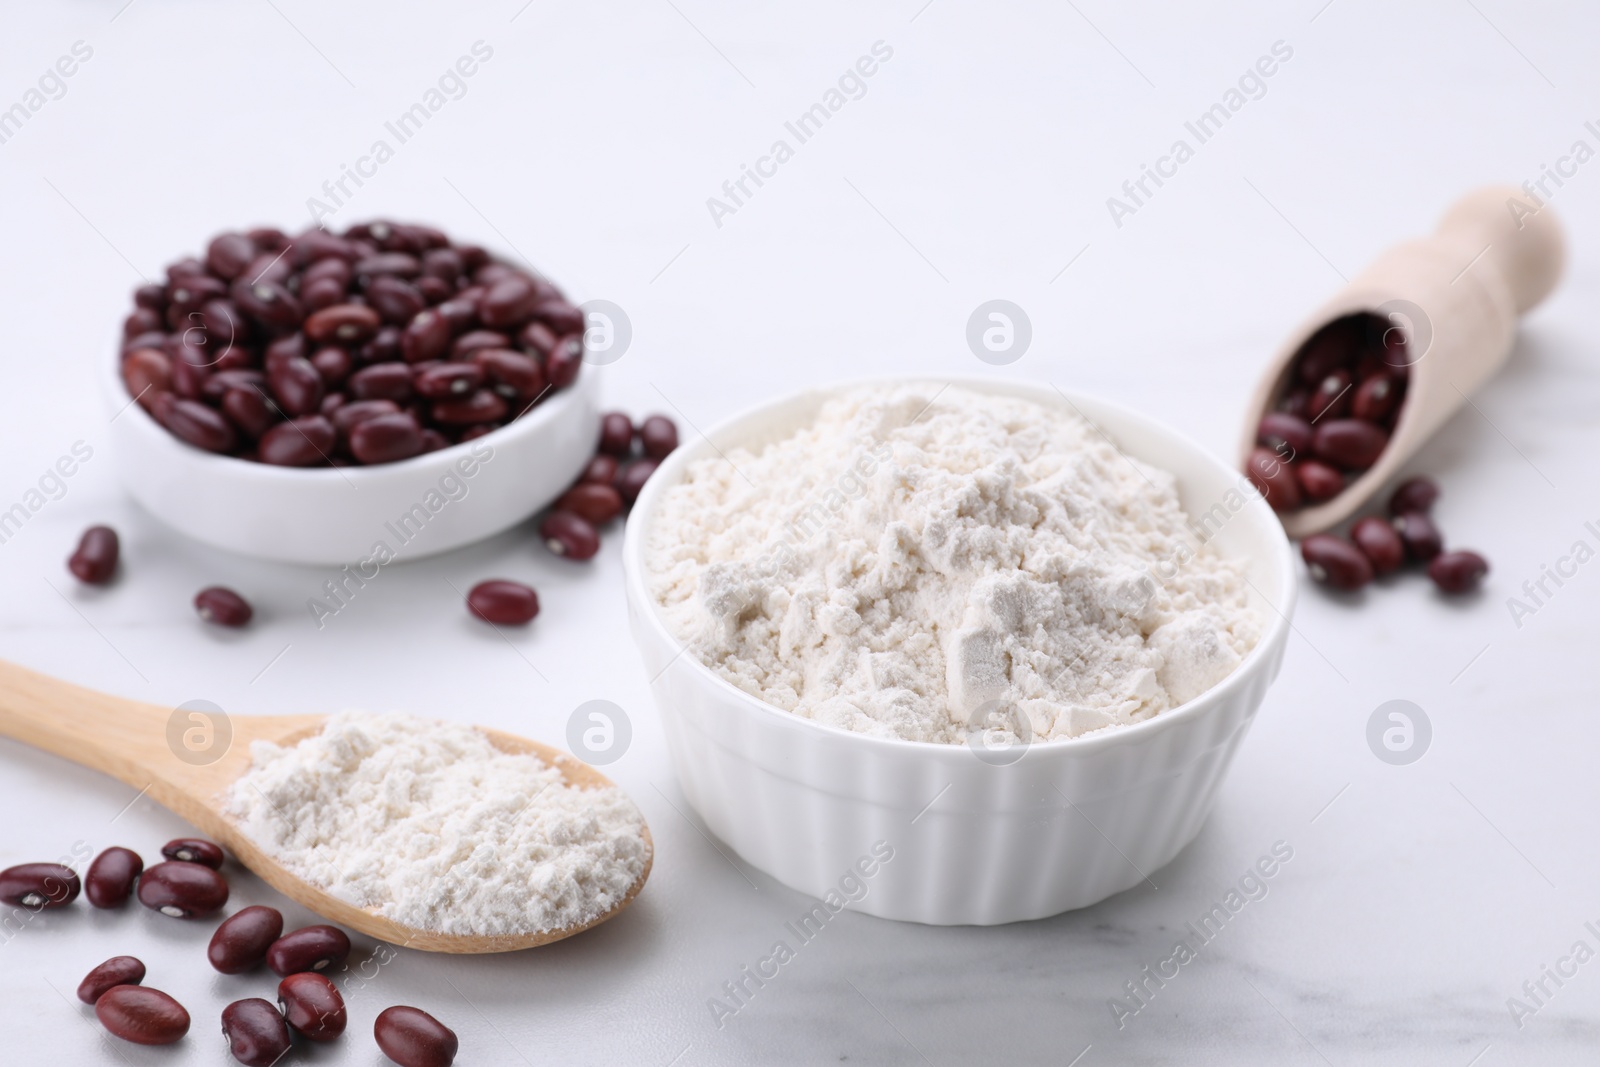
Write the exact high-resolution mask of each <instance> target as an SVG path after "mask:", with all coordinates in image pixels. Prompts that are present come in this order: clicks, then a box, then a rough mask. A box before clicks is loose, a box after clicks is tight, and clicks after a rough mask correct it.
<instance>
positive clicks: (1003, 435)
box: [646, 385, 1260, 743]
mask: <svg viewBox="0 0 1600 1067" xmlns="http://www.w3.org/2000/svg"><path fill="white" fill-rule="evenodd" d="M1186 521H1187V516H1186V515H1185V514H1184V512H1183V510H1182V508H1181V507H1180V505H1179V503H1178V496H1177V493H1176V490H1175V483H1174V480H1173V478H1172V476H1171V475H1170V474H1168V473H1166V472H1165V471H1161V470H1156V469H1153V468H1150V467H1147V466H1142V465H1139V464H1136V463H1134V462H1133V461H1132V460H1130V459H1129V458H1127V457H1126V456H1124V455H1123V454H1121V453H1120V452H1119V451H1118V450H1117V449H1116V448H1114V447H1113V446H1112V445H1111V444H1110V443H1108V442H1107V441H1106V440H1105V439H1104V438H1103V437H1102V436H1101V435H1100V434H1099V433H1098V432H1097V431H1096V430H1095V429H1094V428H1093V427H1092V426H1090V425H1089V424H1088V423H1087V422H1086V421H1084V420H1083V419H1081V418H1079V417H1077V416H1075V415H1073V414H1071V413H1067V412H1063V411H1061V410H1059V409H1053V408H1046V407H1043V406H1041V405H1039V404H1035V403H1032V402H1029V401H1025V400H1019V399H1012V398H1003V397H996V396H989V395H981V394H977V393H973V392H970V391H966V390H963V389H959V388H953V387H952V388H944V389H941V388H940V387H939V386H937V385H928V386H899V387H887V386H885V387H864V388H860V389H856V390H852V391H850V392H847V393H843V394H841V395H839V396H837V397H835V398H832V399H830V400H829V401H828V402H827V403H826V404H825V405H824V406H823V407H822V409H821V411H820V413H819V415H818V416H817V418H816V420H815V421H814V422H813V423H812V424H811V425H809V426H806V427H804V428H802V429H800V430H799V431H798V432H795V433H793V434H792V435H789V436H787V437H784V438H783V439H781V440H776V441H773V442H771V443H768V444H765V445H764V446H763V447H760V448H756V449H732V450H730V451H729V452H728V453H727V458H726V459H722V458H712V459H706V460H702V461H699V462H696V463H694V464H693V465H691V466H690V468H689V470H688V472H687V474H686V476H685V478H684V481H683V482H682V483H680V484H678V485H675V486H673V487H672V488H670V489H669V490H668V491H667V492H665V493H664V494H663V497H662V500H661V503H660V508H659V510H658V511H657V513H656V514H655V516H654V517H653V519H652V522H651V526H650V531H649V536H648V541H647V544H646V555H647V563H646V566H647V569H648V570H649V571H650V575H651V578H650V581H651V585H652V592H653V593H654V595H655V597H656V599H657V601H658V602H659V603H660V604H661V606H662V608H663V609H664V611H665V614H666V617H667V620H668V624H669V627H670V628H671V629H672V631H673V632H674V633H675V634H676V636H677V637H678V638H679V639H680V640H682V641H683V642H684V643H685V644H686V645H687V647H688V649H689V650H690V651H691V652H692V653H693V654H694V655H695V656H697V657H699V659H700V660H701V661H702V662H704V663H705V664H707V665H708V666H709V667H711V669H712V670H714V671H716V672H717V673H718V674H720V675H721V676H722V677H724V678H726V679H727V680H728V681H730V682H732V683H733V684H734V685H737V686H739V687H740V688H742V689H744V690H746V691H747V692H749V693H751V694H753V695H755V696H757V697H759V698H761V699H762V700H764V701H767V702H768V703H770V704H774V705H776V706H777V707H780V708H783V709H785V710H787V711H791V712H794V713H795V714H796V715H803V716H806V717H808V718H812V719H816V720H818V721H819V722H825V723H829V724H832V725H834V726H840V727H843V728H845V729H848V730H854V731H858V732H861V733H867V734H874V735H877V736H882V737H898V738H904V739H907V740H914V741H934V742H951V743H959V742H964V741H966V740H967V737H968V723H969V722H970V721H972V720H973V717H974V715H980V716H987V717H988V719H987V721H988V722H989V724H990V725H991V726H993V725H995V723H996V719H995V715H994V713H995V711H996V710H997V709H1002V710H1001V714H1000V715H999V721H1000V722H1007V721H1009V722H1012V723H1014V724H1016V725H1015V727H1014V728H1013V730H1012V732H1014V733H1018V734H1025V733H1031V735H1032V739H1035V740H1043V739H1051V738H1065V737H1077V736H1079V735H1081V734H1085V733H1089V732H1090V731H1093V730H1099V729H1102V728H1105V727H1112V726H1119V725H1123V724H1127V723H1133V722H1138V721H1140V720H1143V719H1147V718H1149V717H1151V716H1152V715H1157V714H1159V713H1160V712H1162V711H1165V710H1167V709H1168V708H1172V707H1176V706H1177V705H1179V704H1182V703H1184V702H1185V701H1188V700H1191V699H1193V698H1194V697H1196V696H1199V695H1200V694H1201V693H1203V692H1204V691H1205V690H1207V689H1209V688H1211V687H1212V686H1214V685H1216V684H1217V683H1218V682H1220V681H1221V680H1222V679H1223V678H1225V677H1227V676H1228V674H1229V673H1230V672H1232V671H1233V670H1234V668H1236V667H1237V666H1239V664H1240V662H1241V661H1242V659H1243V657H1244V656H1245V655H1246V654H1247V653H1248V652H1249V651H1250V650H1251V649H1252V648H1253V647H1254V646H1255V644H1256V642H1257V640H1258V639H1259V637H1260V617H1259V615H1258V613H1257V612H1256V610H1255V609H1254V608H1253V607H1252V606H1251V604H1250V600H1249V596H1248V592H1249V589H1248V586H1247V584H1246V582H1245V580H1244V575H1243V568H1242V567H1241V566H1240V565H1239V564H1238V563H1236V562H1234V561H1231V560H1228V559H1224V558H1223V557H1221V556H1220V555H1219V554H1218V553H1217V552H1216V551H1215V550H1214V549H1213V548H1211V547H1209V546H1207V545H1205V544H1203V543H1202V541H1201V539H1200V538H1199V537H1197V536H1196V534H1195V533H1193V532H1191V531H1190V529H1189V528H1188V527H1187V526H1186ZM1024 716H1025V720H1024V718H1023V717H1024Z"/></svg>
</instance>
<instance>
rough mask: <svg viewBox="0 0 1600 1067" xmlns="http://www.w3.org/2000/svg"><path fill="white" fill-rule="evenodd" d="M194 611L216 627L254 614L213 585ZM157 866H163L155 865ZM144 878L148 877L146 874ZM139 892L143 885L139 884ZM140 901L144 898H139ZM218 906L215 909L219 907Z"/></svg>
mask: <svg viewBox="0 0 1600 1067" xmlns="http://www.w3.org/2000/svg"><path fill="white" fill-rule="evenodd" d="M194 610H195V611H197V612H199V614H200V617H201V618H202V619H204V620H205V621H206V622H211V623H216V624H217V625H218V626H229V627H239V626H243V625H245V624H246V623H248V622H249V621H250V616H252V615H254V614H255V612H254V611H252V610H251V608H250V603H249V601H247V600H245V598H244V597H242V596H240V595H239V594H238V593H235V592H234V591H233V590H232V589H228V588H225V587H223V586H220V585H213V586H210V587H208V588H205V589H202V590H200V592H198V593H196V594H195V595H194ZM157 866H164V865H163V864H157ZM145 877H149V875H148V874H147V875H146V876H145ZM140 886H141V891H142V888H143V883H142V882H141V883H140ZM139 899H140V900H141V901H142V900H144V897H142V896H141V897H140V898H139ZM223 900H224V901H226V900H227V888H226V885H224V888H223ZM221 906H222V905H221V904H218V905H217V907H219V908H220V907H221Z"/></svg>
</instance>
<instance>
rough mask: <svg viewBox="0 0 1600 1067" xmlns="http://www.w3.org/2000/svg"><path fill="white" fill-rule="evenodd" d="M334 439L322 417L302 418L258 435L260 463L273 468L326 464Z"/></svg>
mask: <svg viewBox="0 0 1600 1067" xmlns="http://www.w3.org/2000/svg"><path fill="white" fill-rule="evenodd" d="M337 440H338V435H337V434H336V433H334V429H333V423H331V422H329V421H328V419H327V417H326V416H324V415H302V416H300V417H299V418H298V419H290V420H289V421H288V422H280V423H278V424H277V425H276V426H274V427H273V428H272V429H270V430H268V431H267V432H266V433H264V434H262V435H261V442H260V445H259V446H258V452H259V457H260V459H261V462H263V463H270V464H272V465H273V466H277V467H314V466H318V465H320V464H324V463H326V462H328V457H329V455H330V454H331V453H332V452H333V447H334V445H335V443H336V442H337Z"/></svg>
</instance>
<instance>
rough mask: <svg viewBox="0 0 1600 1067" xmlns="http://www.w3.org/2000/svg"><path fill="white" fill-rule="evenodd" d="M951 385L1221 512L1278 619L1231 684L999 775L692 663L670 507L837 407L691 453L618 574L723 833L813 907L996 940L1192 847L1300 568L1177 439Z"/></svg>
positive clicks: (792, 406)
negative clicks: (661, 590) (653, 556)
mask: <svg viewBox="0 0 1600 1067" xmlns="http://www.w3.org/2000/svg"><path fill="white" fill-rule="evenodd" d="M908 381H909V380H908ZM955 384H957V385H961V386H964V387H966V388H968V389H972V390H975V391H980V392H985V393H993V394H1000V395H1006V396H1015V397H1021V398H1024V399H1027V400H1032V401H1034V402H1035V403H1039V404H1042V405H1044V406H1046V407H1050V408H1060V409H1062V410H1072V409H1073V408H1075V409H1076V410H1077V411H1078V412H1080V413H1081V414H1082V415H1084V416H1085V417H1087V418H1088V419H1089V420H1090V421H1092V422H1094V423H1095V424H1096V425H1098V426H1099V427H1100V428H1101V429H1102V430H1103V431H1104V432H1105V433H1106V434H1107V435H1109V436H1110V438H1111V439H1112V440H1113V441H1114V442H1116V444H1117V445H1118V447H1120V448H1121V449H1122V450H1123V451H1125V452H1126V453H1127V454H1129V455H1131V456H1133V457H1135V458H1137V459H1140V460H1143V461H1145V462H1147V463H1150V464H1153V465H1155V466H1158V467H1161V468H1163V469H1165V470H1168V471H1171V472H1172V473H1173V474H1174V475H1175V476H1176V477H1177V481H1178V487H1179V494H1180V497H1181V499H1182V501H1183V505H1184V509H1185V510H1186V511H1187V512H1188V513H1189V514H1190V515H1191V516H1196V515H1199V514H1201V513H1204V512H1207V511H1209V510H1210V509H1211V508H1212V507H1213V505H1217V504H1219V503H1220V504H1221V505H1222V506H1223V507H1224V509H1225V511H1226V513H1227V517H1226V518H1225V520H1224V521H1222V523H1221V528H1220V531H1219V532H1218V533H1217V534H1216V535H1215V537H1214V540H1213V543H1214V544H1215V545H1216V546H1217V548H1218V549H1219V550H1220V551H1221V552H1222V553H1223V554H1225V555H1227V556H1229V557H1232V558H1235V559H1239V560H1241V561H1243V562H1244V563H1245V565H1246V569H1247V575H1248V577H1249V580H1250V583H1251V584H1252V586H1253V587H1254V589H1255V591H1256V594H1259V595H1258V596H1257V595H1255V594H1253V596H1255V599H1256V600H1257V604H1258V608H1259V610H1260V611H1261V613H1262V615H1263V617H1264V619H1265V625H1264V628H1263V636H1262V638H1261V641H1260V643H1259V644H1258V645H1257V646H1256V647H1255V649H1254V650H1252V651H1251V653H1250V654H1249V656H1247V657H1246V658H1245V661H1244V663H1243V664H1241V665H1240V667H1239V668H1238V669H1237V670H1235V671H1234V672H1233V674H1231V675H1229V676H1228V677H1227V678H1226V679H1225V680H1224V681H1223V682H1222V683H1221V684H1219V685H1217V686H1216V687H1215V688H1213V689H1211V690H1210V691H1208V692H1206V693H1204V694H1202V695H1201V696H1199V697H1197V698H1196V699H1194V700H1191V701H1190V702H1188V703H1187V704H1184V705H1182V706H1181V707H1178V708H1174V709H1172V710H1170V711H1166V712H1163V713H1161V714H1160V715H1157V716H1155V717H1154V718H1152V719H1149V720H1147V721H1145V722H1142V723H1137V724H1135V725H1131V726H1124V727H1120V728H1117V729H1113V730H1106V731H1101V732H1098V733H1095V734H1091V735H1087V736H1084V737H1081V738H1077V739H1069V740H1061V741H1049V742H1040V743H1036V744H1034V745H1032V746H1030V747H1028V748H1027V749H1026V750H1024V751H1023V752H1022V755H1021V758H1019V759H1016V761H1015V762H1012V763H1009V764H1005V765H999V764H997V763H994V762H986V761H985V760H984V759H981V758H979V755H978V754H977V753H976V752H975V751H974V749H972V748H969V747H968V746H966V745H941V744H929V743H922V742H914V741H900V740H893V739H884V738H876V737H869V736H866V735H863V734H856V733H851V732H849V731H846V730H842V729H839V728H836V727H832V726H827V725H823V724H821V723H818V722H815V721H812V720H810V719H805V718H801V717H799V716H796V715H792V714H790V713H788V712H786V711H782V710H780V709H778V708H775V707H773V706H771V705H769V704H767V703H765V702H763V701H761V700H758V699H756V698H755V697H753V696H751V695H749V694H748V693H745V692H743V691H742V690H740V689H738V688H736V687H735V686H733V685H731V684H729V683H728V682H726V681H724V680H722V679H721V678H719V677H718V676H717V675H715V674H714V673H712V672H711V670H710V669H708V668H707V667H706V666H705V665H704V664H702V663H701V662H700V661H699V660H698V659H697V658H696V657H695V656H694V655H693V654H692V653H687V652H681V648H682V646H681V644H680V643H679V642H678V641H677V640H676V638H675V637H674V636H673V635H672V634H671V632H670V631H669V630H668V629H667V626H666V623H665V620H664V619H663V617H662V614H661V611H660V609H659V607H658V606H657V604H656V601H655V598H654V597H653V596H652V595H651V594H650V591H649V587H648V574H647V571H646V567H645V559H644V548H645V542H646V537H647V532H648V529H649V526H650V522H651V520H652V517H653V516H654V513H655V510H656V505H657V502H658V501H659V500H660V499H661V495H662V494H663V493H664V492H665V491H666V490H667V488H668V487H669V486H671V485H673V484H674V483H676V482H678V481H679V480H680V479H681V478H682V477H683V474H684V469H685V467H686V466H687V465H688V464H689V463H691V462H693V461H694V460H697V459H700V458H703V457H706V456H710V455H715V454H716V449H722V450H726V449H727V448H728V447H729V446H731V445H733V444H735V443H738V444H746V445H748V444H759V443H761V442H764V441H770V440H774V439H776V438H778V437H781V436H784V435H785V434H787V433H789V432H792V431H793V430H794V429H796V428H798V427H799V426H801V425H803V424H804V423H806V422H807V421H809V420H810V419H811V418H812V416H813V415H814V414H815V413H816V411H817V408H818V407H819V406H820V404H821V403H822V401H823V400H824V399H826V397H827V396H830V395H833V394H834V393H836V392H837V391H838V390H837V389H826V390H818V391H813V392H808V393H804V394H802V395H799V396H794V397H790V398H786V399H783V400H779V401H776V402H774V403H771V404H767V405H764V406H762V407H759V408H756V409H753V410H751V411H747V412H745V413H744V414H742V415H739V416H737V417H735V418H733V419H731V420H729V421H727V422H725V423H723V424H722V425H720V426H718V427H717V428H716V429H714V430H712V431H711V432H710V434H709V435H708V438H702V439H701V440H699V441H696V442H693V443H690V444H686V445H684V446H683V447H681V448H679V449H678V450H677V451H676V452H674V453H673V454H672V455H671V456H669V457H668V458H667V460H666V462H664V463H663V464H662V465H661V468H660V469H659V470H658V471H657V472H656V473H655V475H654V476H653V477H652V478H651V479H650V481H649V482H648V484H647V485H646V486H645V489H644V492H643V493H641V494H640V497H639V500H638V503H637V504H636V505H635V506H634V510H633V513H632V516H631V517H630V518H629V520H628V532H627V542H626V545H625V546H624V549H623V558H624V562H625V566H626V569H627V591H628V603H629V608H630V617H631V622H632V629H633V635H634V640H635V642H636V643H637V645H638V647H639V650H640V653H641V654H642V656H643V659H644V665H645V670H646V672H647V673H648V675H649V676H650V677H651V678H652V679H653V681H652V682H651V688H652V690H653V693H654V696H655V698H656V703H657V705H658V707H659V709H660V713H661V718H662V723H663V725H664V727H665V732H666V737H667V742H668V745H669V747H670V750H671V753H672V760H673V764H674V766H675V768H676V770H677V774H678V778H679V781H680V782H681V784H682V787H683V791H684V793H685V795H686V796H687V797H688V800H689V803H690V804H692V805H693V806H694V809H695V811H697V812H698V813H699V814H700V817H701V818H702V819H704V820H705V822H706V825H707V826H709V827H710V829H711V831H712V832H713V833H715V834H716V835H717V836H718V837H719V838H721V839H722V840H723V841H725V842H727V844H728V845H729V846H731V847H732V848H733V850H734V851H735V852H737V853H738V854H739V855H740V856H741V857H743V858H744V859H745V860H746V861H747V862H748V863H750V864H751V865H752V866H754V867H757V868H759V869H760V870H762V871H765V872H766V873H768V874H770V875H772V876H773V877H774V878H776V879H778V880H779V881H780V882H783V883H784V884H785V885H788V886H791V887H793V888H795V889H798V890H800V891H802V892H805V893H810V894H814V895H816V896H818V897H819V898H822V900H823V902H824V903H823V904H821V905H819V906H824V907H826V906H827V903H828V902H830V901H832V902H840V901H842V900H843V899H845V898H847V897H852V896H860V899H859V900H854V901H853V902H851V903H850V906H851V907H853V908H854V909H855V910H858V911H864V912H867V913H869V914H872V915H879V916H883V917H885V918H890V919H906V920H912V921H915V922H924V923H936V924H941V925H953V924H966V923H971V924H981V925H989V924H994V923H1005V922H1015V921H1018V920H1023V919H1037V918H1042V917H1044V916H1047V915H1055V914H1057V913H1059V912H1063V911H1068V910H1070V909H1073V908H1081V907H1086V906H1088V905H1090V904H1094V903H1096V902H1097V901H1100V900H1103V899H1105V898H1106V897H1108V896H1110V895H1112V894H1113V893H1117V892H1120V891H1122V890H1124V889H1128V888H1130V887H1132V886H1134V885H1136V884H1138V883H1139V882H1141V881H1143V880H1144V879H1145V878H1146V877H1147V876H1148V875H1149V874H1151V873H1153V872H1154V871H1156V870H1157V869H1159V868H1160V867H1162V866H1163V865H1165V864H1166V863H1168V862H1169V861H1171V860H1172V858H1173V857H1174V856H1176V855H1177V854H1178V852H1179V851H1180V850H1181V849H1182V848H1183V847H1184V846H1185V845H1186V844H1188V843H1189V842H1190V841H1191V840H1192V839H1193V838H1194V836H1195V834H1196V833H1198V832H1199V830H1200V827H1201V825H1202V824H1203V823H1204V822H1205V819H1206V816H1207V815H1208V814H1209V813H1210V811H1211V807H1212V804H1213V803H1214V802H1215V800H1216V796H1217V790H1218V788H1219V787H1220V786H1221V784H1222V780H1223V777H1224V775H1225V774H1226V772H1227V769H1228V765H1229V762H1230V761H1231V760H1232V758H1233V754H1234V752H1235V750H1236V749H1237V748H1238V747H1239V744H1240V742H1241V741H1243V739H1244V735H1245V731H1246V728H1247V727H1248V726H1249V725H1250V720H1251V719H1252V718H1253V717H1254V715H1255V712H1256V709H1257V708H1258V707H1259V706H1260V704H1261V700H1262V698H1263V697H1264V696H1265V694H1266V691H1267V686H1268V685H1270V684H1271V682H1272V680H1273V679H1274V678H1275V677H1276V676H1277V673H1278V667H1279V665H1280V664H1281V663H1282V660H1283V652H1284V647H1285V645H1286V643H1287V640H1288V633H1289V616H1290V614H1291V612H1292V611H1293V608H1294V598H1295V570H1294V562H1293V556H1292V553H1291V550H1290V547H1289V542H1288V540H1287V539H1286V538H1285V537H1284V533H1283V527H1282V526H1281V525H1280V523H1279V522H1278V519H1277V518H1276V517H1275V516H1274V515H1273V513H1272V511H1271V510H1270V509H1269V508H1268V507H1267V505H1266V504H1265V503H1264V502H1262V501H1261V500H1260V499H1259V497H1257V496H1256V495H1255V494H1254V493H1251V492H1249V491H1248V483H1247V482H1245V481H1244V479H1243V478H1242V477H1241V476H1240V474H1239V473H1238V472H1237V471H1235V470H1233V469H1231V468H1230V467H1229V466H1227V465H1226V464H1224V463H1222V462H1221V461H1220V460H1218V459H1216V458H1214V457H1212V456H1211V455H1209V454H1208V453H1206V452H1205V451H1203V450H1202V449H1201V448H1200V447H1199V446H1197V445H1195V444H1194V443H1193V442H1191V441H1189V440H1188V439H1186V438H1184V437H1183V436H1182V435H1180V434H1177V433H1175V432H1173V431H1172V430H1170V429H1168V428H1167V427H1165V426H1162V425H1161V424H1159V423H1157V422H1154V421H1152V420H1151V419H1148V418H1146V417H1144V416H1142V415H1138V414H1135V413H1134V412H1131V411H1128V410H1125V409H1123V408H1121V407H1118V406H1116V405H1114V404H1109V403H1106V402H1105V401H1102V400H1097V399H1095V398H1093V397H1089V396H1082V395H1078V394H1066V395H1063V394H1061V393H1059V392H1057V391H1056V390H1054V389H1052V388H1049V387H1045V386H1034V385H1006V384H999V383H995V382H989V381H982V380H974V381H960V382H956V383H955ZM1069 405H1070V406H1069ZM713 442H714V444H715V447H714V445H713ZM1241 486H1244V487H1245V489H1243V490H1241ZM1231 493H1238V494H1239V496H1233V495H1230V494H1231ZM1240 497H1242V498H1243V503H1242V505H1240V506H1238V507H1237V508H1236V509H1229V504H1230V503H1232V502H1234V501H1236V500H1238V499H1239V498H1240ZM874 846H876V847H877V852H876V854H874ZM886 852H892V859H889V860H888V861H887V862H885V861H883V859H882V857H883V855H884V854H885V853H886ZM863 861H865V862H863ZM868 871H870V872H871V874H870V877H869V876H868V875H867V873H866V872H868ZM841 883H843V884H841ZM857 886H861V887H864V894H865V895H860V894H861V893H862V891H863V890H862V889H858V888H857ZM830 892H831V893H832V894H833V895H832V897H831V898H830V897H829V894H830Z"/></svg>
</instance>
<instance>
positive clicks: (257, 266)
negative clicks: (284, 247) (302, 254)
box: [234, 252, 294, 285]
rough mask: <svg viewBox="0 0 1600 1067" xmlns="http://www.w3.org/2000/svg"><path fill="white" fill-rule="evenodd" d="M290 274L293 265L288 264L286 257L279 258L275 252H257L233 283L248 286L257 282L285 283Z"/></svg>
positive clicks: (292, 270)
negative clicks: (246, 284)
mask: <svg viewBox="0 0 1600 1067" xmlns="http://www.w3.org/2000/svg"><path fill="white" fill-rule="evenodd" d="M292 274H294V264H293V263H290V262H289V257H288V256H280V255H278V253H277V252H258V253H257V254H256V258H254V259H252V260H251V261H250V262H249V263H247V264H245V268H244V270H242V271H241V272H240V273H239V277H238V278H236V279H234V281H235V282H247V283H249V284H250V285H254V284H256V283H257V282H277V283H287V282H288V281H289V278H290V276H291V275H292Z"/></svg>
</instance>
